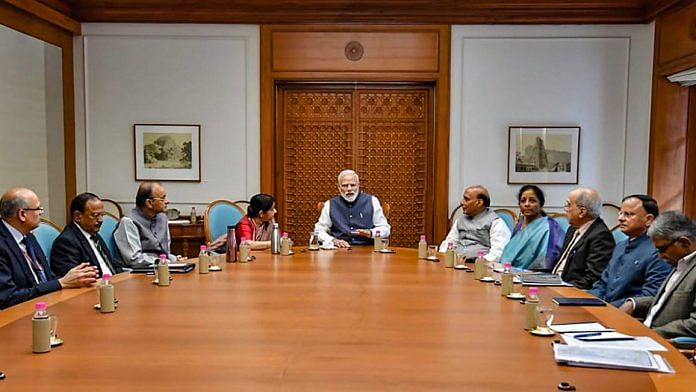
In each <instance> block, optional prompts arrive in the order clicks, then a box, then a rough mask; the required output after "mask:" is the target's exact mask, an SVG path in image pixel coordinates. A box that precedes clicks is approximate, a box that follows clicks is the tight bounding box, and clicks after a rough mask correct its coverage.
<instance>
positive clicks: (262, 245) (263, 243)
mask: <svg viewBox="0 0 696 392" xmlns="http://www.w3.org/2000/svg"><path fill="white" fill-rule="evenodd" d="M276 212H277V211H276V208H275V199H274V198H273V196H271V195H267V194H265V193H259V194H258V195H254V196H253V197H252V198H251V200H249V206H248V207H247V213H246V215H244V216H243V217H242V218H241V219H240V220H239V222H237V226H236V227H235V238H236V239H237V243H238V244H239V243H241V239H242V238H245V239H246V241H247V244H249V246H251V249H255V250H258V249H267V248H270V247H271V235H272V234H273V223H275V220H274V219H273V217H274V216H275V214H276ZM226 242H227V234H223V235H222V236H220V237H219V238H217V239H216V240H215V241H213V242H211V243H210V244H208V248H210V249H214V250H215V251H216V252H217V251H219V250H218V249H224V246H225V244H226Z"/></svg>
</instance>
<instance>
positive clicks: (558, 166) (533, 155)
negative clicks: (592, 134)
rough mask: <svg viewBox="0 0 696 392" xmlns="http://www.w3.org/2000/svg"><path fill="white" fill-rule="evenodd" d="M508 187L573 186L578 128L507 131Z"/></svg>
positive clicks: (577, 150) (578, 138)
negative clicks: (528, 185)
mask: <svg viewBox="0 0 696 392" xmlns="http://www.w3.org/2000/svg"><path fill="white" fill-rule="evenodd" d="M509 132H510V134H509V139H508V181H507V182H508V184H529V183H531V184H577V183H578V157H579V147H580V127H510V129H509Z"/></svg>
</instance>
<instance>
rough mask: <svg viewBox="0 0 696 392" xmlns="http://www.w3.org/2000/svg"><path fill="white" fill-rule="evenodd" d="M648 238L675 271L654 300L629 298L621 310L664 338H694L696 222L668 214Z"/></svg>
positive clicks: (651, 229) (660, 220)
mask: <svg viewBox="0 0 696 392" xmlns="http://www.w3.org/2000/svg"><path fill="white" fill-rule="evenodd" d="M648 235H649V236H650V237H651V238H652V241H653V244H655V247H656V248H657V250H658V252H660V257H662V258H663V259H665V260H668V261H669V263H670V264H672V266H674V269H673V270H672V273H670V275H669V276H668V277H667V279H666V280H665V281H664V283H662V286H660V288H659V290H657V294H656V295H655V296H653V297H651V296H645V297H635V298H629V299H628V300H627V301H626V302H624V304H623V305H621V308H620V309H621V310H623V311H625V312H626V313H628V314H632V315H634V316H636V317H645V321H644V324H645V325H646V326H648V327H650V328H654V329H655V331H656V332H657V333H659V334H660V335H662V336H664V337H666V338H674V337H679V336H686V337H696V222H694V221H693V220H691V219H690V218H689V217H688V216H686V215H684V214H682V213H680V212H676V211H667V212H665V213H663V214H662V215H660V216H659V217H658V218H657V219H655V222H654V223H653V224H652V226H650V229H649V230H648Z"/></svg>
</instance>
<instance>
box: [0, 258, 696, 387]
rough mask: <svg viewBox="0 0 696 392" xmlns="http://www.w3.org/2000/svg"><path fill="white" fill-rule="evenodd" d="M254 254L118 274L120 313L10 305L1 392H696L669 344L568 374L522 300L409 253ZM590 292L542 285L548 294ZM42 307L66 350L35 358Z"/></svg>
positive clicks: (630, 326)
mask: <svg viewBox="0 0 696 392" xmlns="http://www.w3.org/2000/svg"><path fill="white" fill-rule="evenodd" d="M295 252H296V254H295V255H293V256H272V255H270V254H268V253H267V252H265V253H264V252H258V253H255V255H256V258H257V259H256V261H254V262H252V263H246V264H240V263H233V264H226V265H224V270H223V271H221V272H216V273H211V274H209V275H199V274H198V271H197V270H196V271H194V272H192V273H189V274H183V275H174V280H173V281H172V285H171V286H170V287H157V286H155V285H153V284H151V279H152V278H151V277H149V276H145V275H129V274H121V275H119V276H117V277H116V279H115V281H116V283H115V286H116V295H117V297H118V299H119V301H120V302H119V308H118V311H117V312H115V313H112V314H101V313H98V312H97V311H95V310H93V309H92V305H93V304H94V303H95V302H96V294H95V291H94V289H79V290H63V291H61V292H57V293H53V294H50V295H47V296H44V297H42V298H40V299H36V300H33V301H31V302H28V303H24V304H20V305H17V306H14V307H12V308H9V309H7V310H4V311H2V312H0V342H1V343H0V344H1V346H0V347H1V348H0V370H2V371H4V372H5V373H6V374H7V379H6V380H4V381H0V389H1V390H7V391H17V390H31V391H37V390H52V391H63V390H65V391H73V390H129V391H130V390H143V391H152V390H255V391H256V390H292V391H327V390H345V391H356V390H357V391H360V390H379V391H383V390H387V391H390V390H391V391H395V390H398V391H402V390H423V391H425V390H427V391H431V390H458V391H462V390H463V391H473V390H490V391H507V390H515V391H554V390H556V386H557V385H558V384H559V383H560V382H563V381H565V382H569V383H571V384H574V385H575V386H576V387H577V390H578V391H608V390H614V391H618V390H625V391H655V390H659V391H687V390H692V388H694V385H696V367H694V366H693V365H691V364H690V363H689V362H688V361H687V360H686V359H685V358H683V356H682V355H681V354H680V353H679V352H678V351H676V350H674V349H673V348H671V347H670V349H669V352H667V353H664V354H663V355H664V356H665V357H666V358H667V359H668V360H669V362H670V363H671V364H672V366H673V367H674V368H675V369H676V372H677V373H676V374H675V375H670V374H658V373H645V372H636V371H623V370H606V369H592V368H579V367H569V366H561V365H557V364H556V363H555V361H554V359H553V353H552V350H551V342H552V341H553V339H554V338H542V337H535V336H532V335H530V334H529V333H527V332H525V331H524V330H523V329H522V324H523V318H524V307H523V306H522V305H520V303H519V302H518V301H513V300H508V299H506V298H504V297H502V296H501V295H500V288H499V287H497V286H494V285H492V284H486V283H481V282H478V281H475V280H474V277H473V274H471V273H467V272H463V271H457V270H453V269H447V268H445V267H444V265H443V264H444V263H433V262H429V261H424V260H418V259H417V257H416V252H415V250H413V249H396V253H395V254H381V253H373V252H371V249H367V248H363V249H358V248H356V249H353V250H334V251H319V252H308V251H306V250H304V249H301V248H297V247H296V248H295ZM559 295H561V296H578V295H584V294H583V293H582V292H580V291H579V290H576V289H574V288H545V289H542V290H541V297H542V301H543V302H544V303H545V304H551V298H552V297H554V296H559ZM38 300H45V301H48V302H49V305H50V306H49V312H51V313H55V314H57V315H58V316H59V328H58V334H59V336H60V337H61V338H63V339H64V340H65V344H64V345H63V346H61V347H58V348H55V349H54V350H53V351H52V352H50V353H47V354H32V353H31V321H30V320H31V314H32V309H33V304H34V303H35V302H37V301H38ZM555 310H556V314H557V316H556V321H557V322H559V323H563V322H574V321H592V320H599V321H601V322H602V323H604V324H605V325H606V326H608V327H612V328H616V329H617V330H619V331H621V332H624V333H628V334H634V335H647V336H651V337H653V338H655V339H657V340H658V341H659V342H660V343H662V344H663V345H665V346H669V345H668V343H667V342H666V341H665V340H663V339H661V338H660V337H659V336H658V335H657V334H655V333H654V332H652V331H650V330H648V329H647V328H645V327H643V325H642V324H640V323H639V322H637V321H635V320H633V319H631V318H630V317H629V316H627V315H625V314H623V313H621V312H619V311H618V310H616V309H613V308H611V307H604V308H580V307H563V308H558V307H556V308H555Z"/></svg>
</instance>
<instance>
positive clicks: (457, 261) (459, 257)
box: [454, 253, 466, 265]
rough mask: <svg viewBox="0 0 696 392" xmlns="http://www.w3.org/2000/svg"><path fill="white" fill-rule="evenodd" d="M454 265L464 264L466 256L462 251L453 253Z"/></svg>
mask: <svg viewBox="0 0 696 392" xmlns="http://www.w3.org/2000/svg"><path fill="white" fill-rule="evenodd" d="M454 257H455V265H466V256H464V254H463V253H455V254H454Z"/></svg>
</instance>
